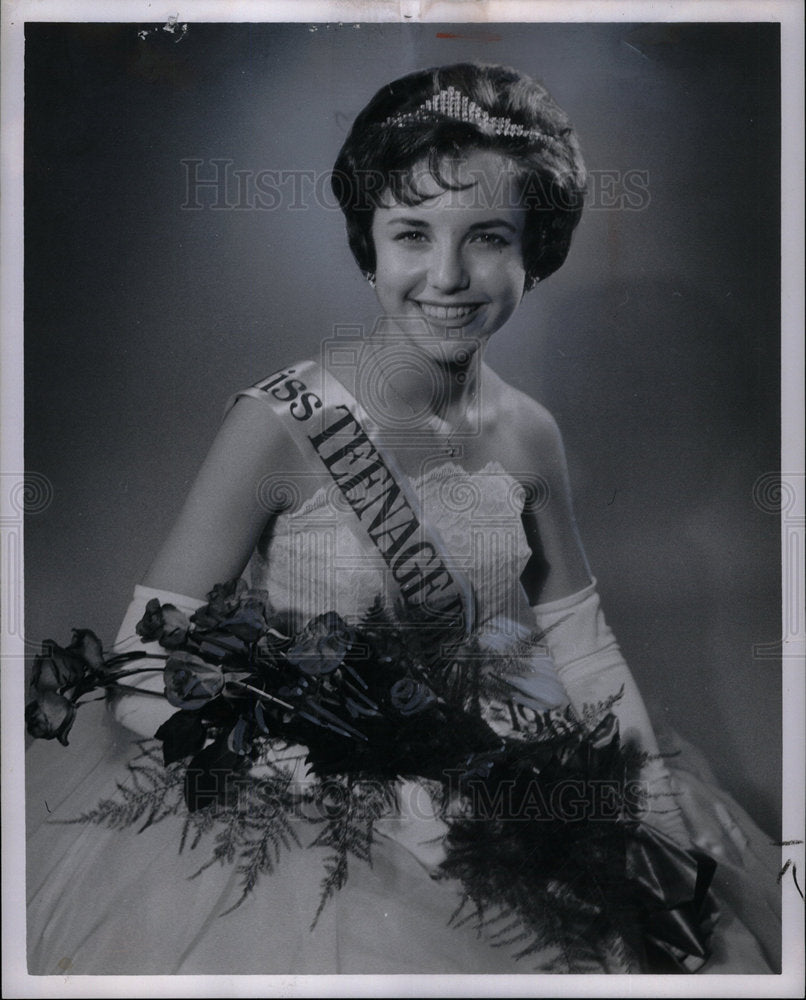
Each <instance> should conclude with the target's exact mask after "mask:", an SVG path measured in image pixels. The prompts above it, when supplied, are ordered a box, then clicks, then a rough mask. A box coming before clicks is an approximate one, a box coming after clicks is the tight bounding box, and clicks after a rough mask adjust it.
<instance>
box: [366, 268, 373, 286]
mask: <svg viewBox="0 0 806 1000" xmlns="http://www.w3.org/2000/svg"><path fill="white" fill-rule="evenodd" d="M364 277H365V278H366V279H367V281H368V282H369V284H370V287H371V288H374V287H375V272H374V271H365V272H364Z"/></svg>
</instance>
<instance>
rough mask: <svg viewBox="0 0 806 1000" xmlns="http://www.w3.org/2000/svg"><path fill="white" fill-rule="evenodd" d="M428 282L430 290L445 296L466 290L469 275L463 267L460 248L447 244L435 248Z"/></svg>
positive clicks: (463, 262)
mask: <svg viewBox="0 0 806 1000" xmlns="http://www.w3.org/2000/svg"><path fill="white" fill-rule="evenodd" d="M428 281H429V284H430V285H431V287H432V288H435V289H437V290H438V291H440V292H444V293H446V294H447V293H451V292H457V291H461V290H462V289H464V288H467V287H468V285H469V284H470V275H469V274H468V272H467V268H466V266H465V261H464V258H463V255H462V248H461V247H459V246H453V245H448V244H444V245H440V246H435V247H434V252H433V256H432V258H431V261H430V267H429V274H428Z"/></svg>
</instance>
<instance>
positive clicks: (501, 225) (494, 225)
mask: <svg viewBox="0 0 806 1000" xmlns="http://www.w3.org/2000/svg"><path fill="white" fill-rule="evenodd" d="M469 229H470V230H471V231H472V230H475V229H509V231H510V232H512V233H517V231H518V229H517V227H516V226H513V225H512V223H511V222H508V221H507V220H506V219H485V220H484V222H474V223H473V225H472V226H470V227H469Z"/></svg>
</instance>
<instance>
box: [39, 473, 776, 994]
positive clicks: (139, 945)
mask: <svg viewBox="0 0 806 1000" xmlns="http://www.w3.org/2000/svg"><path fill="white" fill-rule="evenodd" d="M414 485H415V486H416V488H417V491H418V493H419V495H420V498H421V503H422V507H423V510H424V512H425V513H426V515H427V516H428V518H429V519H430V521H431V522H432V525H433V526H434V527H435V528H436V529H437V531H438V532H439V535H440V536H441V538H442V540H443V542H444V544H445V547H446V549H447V551H448V552H449V553H451V555H452V557H453V558H454V560H455V563H456V565H457V566H458V567H459V568H461V569H463V570H464V571H465V572H466V574H467V576H468V578H469V579H470V582H471V584H472V586H473V588H474V591H475V593H476V598H477V607H478V609H479V619H480V623H479V626H480V629H481V630H482V632H484V631H485V630H486V631H487V632H488V633H489V634H490V635H491V636H492V638H491V641H496V637H495V635H494V633H495V629H496V627H497V626H495V625H494V623H495V622H496V621H497V620H500V618H501V616H504V617H509V616H510V615H512V614H513V609H515V608H516V607H517V606H518V604H519V601H520V596H519V592H518V578H519V574H520V571H521V569H522V567H523V565H524V564H525V561H526V559H528V557H529V555H530V551H529V548H528V545H527V543H526V540H525V537H524V535H523V530H522V526H521V521H520V503H521V500H520V497H519V493H518V486H517V484H516V483H515V482H514V480H512V479H511V478H510V477H509V476H508V475H507V474H506V473H505V472H504V471H503V469H501V467H500V466H497V465H495V464H491V465H488V466H487V467H486V468H484V469H482V470H480V471H471V472H468V471H465V470H464V469H462V468H461V467H460V466H458V465H456V464H453V463H447V464H445V465H442V466H440V467H438V468H434V469H432V470H431V471H430V472H429V473H427V474H426V475H425V476H424V477H423V478H422V479H421V480H420V481H419V482H418V483H416V484H414ZM307 495H308V497H309V499H307V500H303V502H302V503H301V505H300V506H299V509H298V510H297V512H296V513H294V514H291V515H284V516H281V517H279V518H278V519H277V522H276V527H275V529H274V531H273V533H272V535H271V537H268V538H264V539H263V540H262V543H261V547H260V550H259V551H256V553H255V555H254V557H253V559H252V562H251V564H250V567H249V571H248V572H249V575H250V577H251V582H252V583H253V584H254V585H257V586H261V587H263V588H266V589H268V591H269V596H270V599H271V601H272V603H273V604H274V606H275V607H277V608H282V607H289V608H296V609H297V610H299V611H301V612H302V613H303V615H304V616H313V615H315V614H320V613H321V612H322V611H323V610H331V609H334V610H336V611H338V612H339V613H340V614H341V615H342V616H343V617H345V618H347V619H353V620H355V619H357V618H359V617H360V616H361V615H362V614H363V613H364V612H365V611H366V609H367V608H368V607H369V605H370V604H371V603H372V601H373V599H374V597H375V596H376V595H377V594H383V593H386V592H387V589H388V588H387V586H386V583H387V580H386V573H387V570H386V567H385V566H384V564H383V562H382V560H381V558H380V556H379V554H378V552H377V551H376V550H375V549H374V548H373V547H372V545H371V543H370V542H369V540H368V538H367V537H366V535H365V534H364V533H363V531H362V530H361V528H360V526H358V524H357V521H356V519H355V518H354V517H353V515H352V513H351V512H350V511H349V509H348V508H347V507H346V505H345V504H344V503H343V502H341V501H340V500H339V498H338V497H335V498H334V491H333V490H332V489H328V487H327V485H326V484H324V483H322V482H316V481H313V480H312V482H311V485H310V489H309V490H308V491H307ZM131 739H132V734H131V732H129V730H127V729H126V728H124V727H123V726H122V725H120V724H119V723H118V722H117V721H116V720H115V718H114V717H113V716H112V715H111V713H110V712H109V711H108V710H107V709H106V708H105V706H104V705H103V703H98V704H92V705H88V706H86V707H83V708H82V709H81V711H80V713H79V718H78V720H77V722H76V725H75V727H74V729H73V731H72V733H71V736H70V746H69V748H66V749H65V748H62V747H60V746H58V745H56V744H55V743H47V742H44V741H41V740H40V741H36V742H34V744H33V745H32V747H31V748H30V751H29V753H28V801H27V808H28V812H27V817H28V820H27V821H28V837H29V839H28V860H27V874H28V899H29V902H28V955H29V971H30V972H31V973H39V974H59V973H66V972H69V973H72V974H87V973H92V974H100V973H104V974H169V973H177V974H202V973H206V974H282V975H288V974H314V973H326V974H335V973H353V974H361V973H365V974H368V973H375V974H384V973H410V974H416V973H452V974H472V973H487V974H491V973H493V974H494V973H532V972H535V971H540V956H539V954H538V955H533V956H530V957H529V958H528V959H525V960H523V961H518V962H516V961H515V960H514V959H513V958H512V955H511V954H510V952H509V950H508V949H506V948H493V947H491V946H490V944H489V943H487V942H486V941H484V940H482V939H480V938H479V936H478V934H477V932H476V931H475V930H474V929H473V928H472V927H471V926H470V925H465V926H463V927H459V928H457V927H455V926H449V919H450V917H451V914H452V913H453V911H454V910H455V908H456V905H457V902H458V899H459V887H458V883H455V882H452V881H446V880H441V881H435V880H434V879H433V878H432V871H433V867H434V864H435V861H436V860H438V856H439V845H438V841H435V840H434V838H435V837H437V838H438V836H439V834H440V833H441V832H442V830H443V829H444V828H443V827H442V826H441V824H440V822H439V821H438V820H436V819H435V818H432V819H429V818H428V816H427V815H424V814H423V813H425V812H427V810H422V811H421V810H419V809H418V810H414V812H418V813H420V814H419V815H417V816H415V815H414V814H413V812H412V810H411V809H409V810H408V814H406V810H403V812H402V814H401V815H400V816H399V817H389V818H388V819H382V820H381V821H380V822H379V824H378V829H377V838H376V844H375V848H374V853H373V863H372V866H371V867H370V866H369V865H367V864H364V863H362V862H360V861H352V862H351V864H350V870H349V877H348V881H347V884H346V886H345V887H344V888H343V889H341V890H340V891H338V892H337V893H336V894H335V896H334V898H332V899H331V900H330V901H329V902H328V903H327V905H326V906H325V908H324V911H323V912H322V915H321V917H320V918H319V920H318V923H317V924H316V927H315V929H313V930H311V927H310V925H311V922H312V920H313V917H314V914H315V912H316V908H317V905H318V901H319V897H320V886H321V881H322V877H323V874H324V872H323V860H324V855H325V854H326V853H327V852H326V851H325V850H324V849H322V848H311V847H309V846H307V845H308V844H309V843H310V841H311V840H312V839H313V837H314V835H315V833H316V828H312V827H310V826H308V825H306V824H304V823H302V822H300V824H299V829H298V831H297V832H298V834H299V838H300V840H301V842H302V846H300V847H294V848H292V849H290V850H288V851H286V852H284V853H283V854H282V856H281V857H280V858H279V860H278V863H277V867H276V870H275V872H274V873H273V874H271V875H268V876H264V877H262V879H261V880H260V882H259V883H258V885H257V888H256V889H255V891H253V892H252V893H251V894H250V896H249V897H248V898H247V899H246V901H245V902H244V903H243V905H241V906H240V907H239V908H238V909H236V910H234V911H233V912H231V913H229V914H227V915H222V914H224V912H225V911H226V910H228V909H229V908H230V907H231V906H232V905H233V904H234V903H235V902H236V901H237V899H238V898H239V896H240V887H239V878H238V875H237V873H236V870H235V866H233V865H231V864H226V863H224V864H219V863H216V864H213V865H212V866H210V867H209V868H207V869H206V870H205V871H204V872H203V873H202V874H201V875H199V877H197V878H192V877H191V876H193V875H194V873H195V872H196V871H197V870H198V869H199V868H200V867H201V866H202V865H203V864H204V863H205V862H206V861H207V860H208V858H209V856H210V852H211V850H212V846H213V845H212V843H211V842H207V843H205V842H204V841H202V843H200V844H199V845H198V846H197V847H195V848H194V849H189V848H188V847H187V846H186V847H185V849H184V850H183V851H182V852H181V853H180V850H179V844H180V835H181V827H182V821H181V819H180V818H178V817H170V818H168V819H166V820H164V821H161V822H159V823H157V824H154V825H152V826H150V827H149V828H147V829H145V830H143V831H142V832H137V829H136V828H128V829H125V830H110V829H107V828H105V827H101V826H98V825H94V824H72V825H63V824H62V822H61V821H63V820H67V819H70V818H74V817H77V816H79V815H80V814H82V813H84V812H85V811H89V810H91V809H92V808H93V807H94V806H95V805H96V804H97V803H98V801H99V800H100V799H102V798H107V797H111V796H114V795H115V794H116V782H117V781H121V780H125V779H126V762H127V760H129V759H130V758H131V756H132V751H133V748H132V745H131ZM692 761H693V755H691V754H685V753H684V754H682V755H681V756H680V757H678V758H675V759H674V761H673V762H672V763H673V766H674V777H675V780H676V782H677V783H678V788H679V790H680V792H681V802H682V804H683V808H684V811H685V812H686V814H687V815H688V816H691V817H692V830H693V832H694V833H695V835H696V826H697V822H698V820H697V817H698V815H702V812H703V810H707V811H708V812H709V815H710V816H711V817H716V818H717V823H718V827H719V829H720V830H721V831H722V835H721V836H719V837H715V836H714V834H713V829H714V826H713V824H711V832H710V834H709V837H710V842H709V843H707V844H702V845H701V846H704V847H706V849H708V850H710V852H711V853H712V854H713V855H714V856H715V857H716V860H717V861H718V863H719V868H718V874H717V879H716V883H715V885H716V892H717V895H718V898H719V905H720V910H721V918H720V921H719V924H718V927H717V931H716V933H715V936H714V941H713V956H712V958H711V959H710V960H709V962H708V964H707V965H706V966H705V968H704V969H703V970H702V971H703V972H737V973H739V972H749V973H770V972H772V971H773V969H774V966H775V964H776V963H777V961H778V960H779V958H778V950H779V946H780V929H779V923H778V907H779V899H778V898H776V897H777V896H779V895H780V889H778V893H776V889H777V888H778V887H777V886H776V882H775V874H776V864H777V857H776V855H775V852H774V851H773V850H772V849H771V848H769V846H768V843H769V838H767V837H766V836H765V835H764V834H763V833H762V832H761V831H760V830H759V829H758V828H757V827H756V826H755V825H754V824H753V822H752V821H751V820H750V818H749V817H748V816H747V815H746V814H745V813H744V811H743V810H742V809H741V808H740V807H739V806H738V805H737V804H736V803H735V802H734V801H733V800H732V799H730V798H729V797H728V796H727V795H725V794H724V793H722V792H721V791H719V790H718V789H717V788H716V786H715V785H714V784H713V782H712V779H711V778H710V776H709V775H708V774H707V773H703V770H702V767H701V766H700V767H695V766H694V764H693V763H692ZM407 788H408V791H411V787H410V786H407ZM405 790H406V789H404V791H405ZM417 801H418V803H419V802H421V801H422V800H421V799H419V798H418V800H417Z"/></svg>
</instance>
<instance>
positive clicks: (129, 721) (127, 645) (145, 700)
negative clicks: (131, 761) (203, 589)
mask: <svg viewBox="0 0 806 1000" xmlns="http://www.w3.org/2000/svg"><path fill="white" fill-rule="evenodd" d="M153 597H156V598H157V599H158V600H159V602H160V604H173V605H174V607H176V608H178V609H179V610H180V611H184V612H185V614H186V615H191V614H193V612H194V611H195V610H196V609H197V608H200V607H201V606H202V605H203V604H204V603H205V602H204V601H199V600H197V599H196V598H194V597H186V596H185V595H184V594H173V593H171V592H170V591H168V590H157V589H156V588H155V587H143V586H140V585H138V586H136V587H135V588H134V596H133V598H132V601H131V603H130V604H129V607H128V608H127V609H126V614H125V615H124V617H123V622H122V624H121V626H120V629H119V631H118V636H117V639H116V640H115V652H116V653H126V652H129V651H131V650H138V651H139V652H144V653H161V654H163V655H164V654H165V652H166V651H165V650H164V649H163V648H162V646H160V644H159V643H158V642H143V641H142V639H141V638H140V636H139V635H138V634H137V631H136V626H137V623H138V622H139V621H140V619H141V618H142V617H143V614H144V612H145V609H146V604H148V602H149V601H150V600H151V599H152V598H153ZM162 665H163V664H161V663H160V662H159V660H142V661H140V660H134V661H133V662H132V663H131V664H130V666H131V667H150V666H154V667H156V668H157V670H155V671H154V673H150V672H149V673H143V674H134V675H133V676H132V677H127V678H126V679H125V681H123V682H122V683H125V684H130V685H131V686H132V687H137V688H140V689H141V690H143V691H155V692H159V693H161V692H162V691H163V690H164V685H163V681H162V674H161V673H160V672H159V668H161V667H162ZM175 712H176V709H175V708H174V707H173V705H169V704H168V702H167V701H165V699H164V698H155V697H154V696H153V695H150V694H136V693H134V692H126V693H121V694H119V695H117V696H116V698H115V700H114V702H113V704H112V714H113V715H114V716H115V718H116V719H117V721H118V722H119V723H120V724H121V725H123V726H126V728H127V729H131V730H132V731H133V732H135V733H137V734H138V736H143V737H147V738H149V739H150V738H151V737H153V736H154V734H155V733H156V731H157V730H158V729H159V727H160V726H161V725H162V724H163V722H165V721H166V720H167V719H169V718H170V717H171V716H172V715H173V714H174V713H175Z"/></svg>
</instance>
